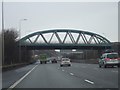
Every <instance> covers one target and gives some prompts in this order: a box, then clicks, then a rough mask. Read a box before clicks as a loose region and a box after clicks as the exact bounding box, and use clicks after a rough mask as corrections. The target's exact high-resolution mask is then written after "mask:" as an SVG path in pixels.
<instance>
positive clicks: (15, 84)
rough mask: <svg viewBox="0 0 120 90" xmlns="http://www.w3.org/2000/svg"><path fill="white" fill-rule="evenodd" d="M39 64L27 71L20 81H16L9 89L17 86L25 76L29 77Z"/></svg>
mask: <svg viewBox="0 0 120 90" xmlns="http://www.w3.org/2000/svg"><path fill="white" fill-rule="evenodd" d="M37 66H38V65H36V66H35V67H33V68H32V69H31V70H30V71H29V72H27V73H26V74H25V75H24V76H23V77H22V78H20V79H19V80H18V81H16V82H15V83H14V84H13V85H11V86H10V87H9V88H8V89H7V90H10V89H12V88H14V87H15V86H17V85H18V84H19V83H20V82H21V81H22V80H23V79H24V78H25V77H27V76H28V75H29V74H30V73H31V72H32V71H33V70H34V69H35V68H36V67H37Z"/></svg>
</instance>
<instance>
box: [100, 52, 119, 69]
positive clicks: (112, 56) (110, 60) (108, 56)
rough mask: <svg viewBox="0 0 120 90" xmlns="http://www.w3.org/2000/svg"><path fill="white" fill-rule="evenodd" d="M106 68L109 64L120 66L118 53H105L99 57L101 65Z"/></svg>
mask: <svg viewBox="0 0 120 90" xmlns="http://www.w3.org/2000/svg"><path fill="white" fill-rule="evenodd" d="M102 66H103V67H104V68H106V67H107V66H112V67H113V66H118V67H120V58H119V57H118V53H104V54H103V55H102V56H101V58H100V59H99V67H102Z"/></svg>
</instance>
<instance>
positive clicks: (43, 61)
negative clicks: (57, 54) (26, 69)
mask: <svg viewBox="0 0 120 90" xmlns="http://www.w3.org/2000/svg"><path fill="white" fill-rule="evenodd" d="M39 59H40V63H41V64H43V63H45V64H46V63H47V55H46V54H40V56H39Z"/></svg>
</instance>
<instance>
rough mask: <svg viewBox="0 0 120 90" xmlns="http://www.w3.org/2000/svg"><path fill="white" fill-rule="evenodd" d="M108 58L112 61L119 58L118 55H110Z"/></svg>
mask: <svg viewBox="0 0 120 90" xmlns="http://www.w3.org/2000/svg"><path fill="white" fill-rule="evenodd" d="M107 58H110V59H114V58H118V54H108V55H107Z"/></svg>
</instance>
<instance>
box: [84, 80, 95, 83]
mask: <svg viewBox="0 0 120 90" xmlns="http://www.w3.org/2000/svg"><path fill="white" fill-rule="evenodd" d="M85 81H86V82H88V83H90V84H94V82H92V81H90V80H87V79H85Z"/></svg>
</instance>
